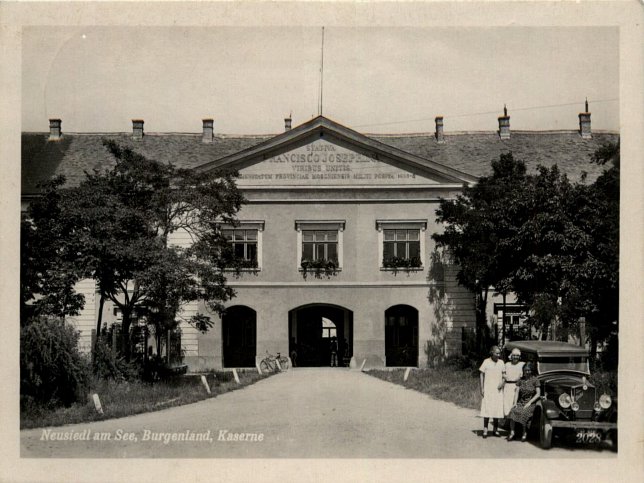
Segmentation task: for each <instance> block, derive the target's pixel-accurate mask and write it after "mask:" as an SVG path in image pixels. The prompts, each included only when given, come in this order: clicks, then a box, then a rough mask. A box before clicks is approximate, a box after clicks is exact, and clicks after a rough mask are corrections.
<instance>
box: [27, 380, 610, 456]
mask: <svg viewBox="0 0 644 483" xmlns="http://www.w3.org/2000/svg"><path fill="white" fill-rule="evenodd" d="M480 426H481V420H480V419H479V418H477V417H476V411H473V410H471V409H463V408H459V407H456V406H455V405H453V404H450V403H446V402H442V401H436V400H434V399H431V398H430V397H428V396H426V395H423V394H420V393H417V392H415V391H411V390H407V389H404V388H403V387H401V386H397V385H394V384H391V383H387V382H384V381H381V380H379V379H376V378H374V377H370V376H368V375H366V374H363V373H361V372H358V371H350V370H348V369H331V368H311V369H308V368H300V369H295V370H291V371H289V372H287V373H284V374H279V375H276V376H274V377H271V378H269V379H266V380H263V381H260V382H259V383H257V384H255V385H253V386H250V387H247V388H245V389H242V390H239V391H234V392H232V393H227V394H224V395H222V396H219V397H217V398H214V399H210V400H207V401H202V402H199V403H195V404H190V405H187V406H182V407H176V408H171V409H166V410H163V411H158V412H154V413H147V414H141V415H138V416H131V417H127V418H120V419H113V420H109V421H101V422H97V423H88V424H78V425H72V426H64V427H58V428H48V429H35V430H25V431H22V432H21V435H20V436H21V456H22V457H80V458H85V457H103V458H104V457H113V458H119V457H128V458H131V457H136V458H199V457H203V458H262V457H281V458H288V457H309V458H316V457H320V458H331V457H334V458H344V457H346V458H363V457H364V458H369V457H377V458H514V457H517V458H542V457H543V458H555V457H560V458H561V457H563V458H571V457H574V458H598V457H615V453H614V452H612V451H608V450H597V449H585V448H584V449H574V450H573V449H572V448H571V447H567V448H565V447H564V448H562V447H555V448H553V449H551V450H550V451H544V450H541V449H540V448H539V447H537V446H536V445H535V444H534V443H530V442H528V443H521V442H512V443H508V442H506V441H505V439H504V438H494V437H490V438H488V439H486V440H483V439H482V438H481V437H480V436H479V434H480ZM59 438H62V440H59ZM73 438H79V439H77V440H76V441H74V440H73Z"/></svg>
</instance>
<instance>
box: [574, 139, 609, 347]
mask: <svg viewBox="0 0 644 483" xmlns="http://www.w3.org/2000/svg"><path fill="white" fill-rule="evenodd" d="M592 162H594V163H597V164H600V165H602V166H606V165H609V166H608V168H607V169H605V170H604V172H603V173H602V174H601V175H600V176H599V177H598V178H597V180H596V181H595V182H594V183H593V184H591V185H583V186H580V187H579V191H578V202H577V203H578V206H579V209H578V216H577V220H578V223H579V225H580V226H581V228H582V229H583V230H584V231H585V232H586V233H587V234H588V236H589V237H590V239H591V240H592V242H591V243H590V244H589V245H588V247H587V253H586V256H585V263H583V264H579V265H578V266H577V267H574V268H575V269H576V270H573V271H571V273H570V275H569V277H570V279H571V281H572V282H571V283H574V285H575V286H576V287H578V290H579V304H580V307H581V309H582V311H583V313H582V316H583V317H584V318H585V321H586V326H587V328H588V338H589V341H590V347H591V352H592V354H593V355H594V354H595V351H596V349H597V344H598V343H601V342H606V341H608V340H615V341H616V339H615V337H614V335H615V334H616V333H617V329H618V317H619V193H620V190H619V176H620V149H619V143H607V144H604V145H603V146H602V147H601V148H599V149H598V150H597V151H596V152H595V153H594V154H593V155H592Z"/></svg>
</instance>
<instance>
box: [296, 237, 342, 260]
mask: <svg viewBox="0 0 644 483" xmlns="http://www.w3.org/2000/svg"><path fill="white" fill-rule="evenodd" d="M302 259H306V260H330V261H334V262H336V264H337V261H338V232H337V231H332V230H304V231H302Z"/></svg>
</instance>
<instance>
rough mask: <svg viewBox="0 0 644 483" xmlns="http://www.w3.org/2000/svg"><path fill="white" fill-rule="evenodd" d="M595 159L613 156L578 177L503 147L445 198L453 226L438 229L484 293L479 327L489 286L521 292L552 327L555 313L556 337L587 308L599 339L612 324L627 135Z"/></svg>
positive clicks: (440, 215) (464, 281) (537, 320)
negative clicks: (529, 164)
mask: <svg viewBox="0 0 644 483" xmlns="http://www.w3.org/2000/svg"><path fill="white" fill-rule="evenodd" d="M592 161H593V162H596V163H599V164H606V163H608V162H609V161H611V162H612V166H611V167H610V168H609V169H607V170H605V171H604V173H603V174H602V175H601V176H600V177H599V178H598V179H597V180H596V181H595V182H594V183H593V184H591V185H587V184H583V183H571V182H570V181H569V180H568V179H567V177H566V176H565V175H564V174H562V173H561V172H560V171H559V169H558V168H557V166H556V165H555V166H553V167H551V168H545V167H542V166H539V167H538V168H537V173H536V174H532V175H527V174H526V169H525V164H524V163H523V162H521V161H518V160H515V159H514V158H513V156H512V154H511V153H508V154H504V155H501V157H500V159H499V160H498V161H494V162H493V163H492V174H491V175H490V176H486V177H482V178H481V179H480V181H479V182H478V183H477V184H476V185H474V186H472V187H466V188H465V189H464V191H463V193H462V194H461V195H459V196H457V197H456V198H455V199H453V200H442V201H441V204H440V208H439V209H438V210H437V221H438V222H441V223H444V224H445V229H444V232H443V233H440V234H436V235H434V239H435V240H436V242H437V245H438V246H440V247H444V248H447V249H448V250H449V252H450V253H451V255H452V257H453V259H454V261H455V262H456V263H457V264H458V266H459V272H458V281H459V283H460V284H461V285H463V286H465V287H467V288H469V289H471V290H472V291H474V293H475V294H477V329H478V330H477V335H478V334H479V333H483V332H484V329H485V327H486V321H485V303H486V301H487V293H488V290H489V288H490V287H494V288H495V290H496V291H498V292H501V293H507V292H514V293H515V294H516V295H517V298H518V300H519V302H520V303H523V304H526V305H527V306H528V307H529V309H530V311H529V312H530V315H531V318H532V322H533V323H534V324H535V325H536V326H538V327H540V328H541V329H542V333H543V334H544V336H545V335H546V334H547V333H548V329H549V327H550V324H551V323H552V321H553V320H557V321H559V323H558V328H559V329H560V330H559V331H558V333H557V337H559V338H566V337H567V335H568V333H569V331H570V330H571V329H572V328H574V327H575V326H576V324H577V322H578V320H579V319H580V317H584V318H585V319H586V321H587V325H588V326H589V330H590V334H591V338H592V339H593V341H598V340H605V339H606V338H608V336H609V335H610V334H611V333H612V332H614V330H615V327H614V326H615V323H616V320H617V307H618V303H617V298H618V273H619V271H618V263H619V256H618V247H619V145H605V146H603V147H602V148H601V149H599V150H598V151H597V152H596V153H595V154H594V155H593V157H592ZM482 338H483V335H479V337H478V340H479V342H481V341H482ZM479 347H480V348H482V347H481V346H480V345H479Z"/></svg>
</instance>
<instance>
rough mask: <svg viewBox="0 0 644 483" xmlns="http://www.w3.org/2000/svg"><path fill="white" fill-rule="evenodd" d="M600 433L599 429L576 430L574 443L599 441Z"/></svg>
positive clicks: (600, 438)
mask: <svg viewBox="0 0 644 483" xmlns="http://www.w3.org/2000/svg"><path fill="white" fill-rule="evenodd" d="M601 440H602V435H601V433H600V432H599V431H577V437H576V440H575V442H576V443H601Z"/></svg>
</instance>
